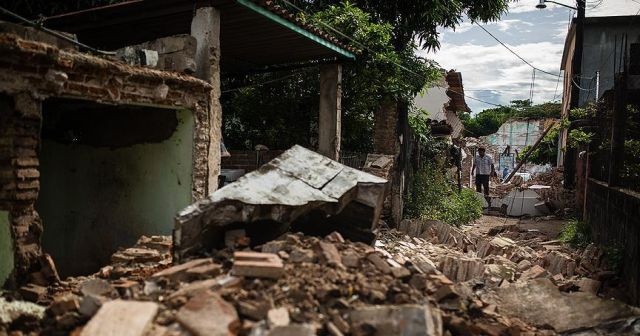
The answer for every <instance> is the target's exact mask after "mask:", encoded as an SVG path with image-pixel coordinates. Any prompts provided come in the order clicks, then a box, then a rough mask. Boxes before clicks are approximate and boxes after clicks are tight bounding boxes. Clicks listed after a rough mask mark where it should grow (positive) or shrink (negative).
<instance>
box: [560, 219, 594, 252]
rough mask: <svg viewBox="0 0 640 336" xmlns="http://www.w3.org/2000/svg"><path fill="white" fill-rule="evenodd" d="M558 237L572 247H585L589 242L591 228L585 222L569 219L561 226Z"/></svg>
mask: <svg viewBox="0 0 640 336" xmlns="http://www.w3.org/2000/svg"><path fill="white" fill-rule="evenodd" d="M559 239H560V241H562V242H563V243H567V244H570V245H571V246H573V247H585V246H587V245H588V244H589V243H591V230H590V229H589V226H588V225H587V224H586V223H585V222H583V221H580V220H577V219H571V220H569V221H568V222H567V223H566V224H565V225H564V227H563V228H562V232H560V237H559Z"/></svg>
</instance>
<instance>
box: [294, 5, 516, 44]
mask: <svg viewBox="0 0 640 336" xmlns="http://www.w3.org/2000/svg"><path fill="white" fill-rule="evenodd" d="M343 1H344V0H314V1H305V0H297V1H295V2H296V3H297V4H299V5H303V6H304V5H305V4H307V6H310V7H311V8H315V9H324V8H326V6H328V5H336V4H339V3H342V2H343ZM353 3H354V4H355V6H357V7H359V8H361V9H363V10H364V11H366V12H368V13H371V15H372V17H373V19H374V20H375V22H378V23H388V24H391V25H392V26H393V31H392V34H393V38H392V42H393V45H394V48H395V50H396V51H400V50H403V49H406V48H407V47H408V46H410V45H411V44H413V41H418V43H419V44H420V47H422V48H431V49H434V48H438V47H439V46H440V43H439V41H438V36H439V33H438V27H445V28H455V27H457V26H458V25H459V24H460V23H462V20H463V17H464V15H466V16H467V17H469V19H471V20H472V21H479V22H488V21H496V20H498V19H499V18H500V16H501V15H502V14H504V13H506V11H507V9H508V6H509V1H508V0H448V1H439V0H402V1H389V0H354V1H353ZM307 8H308V7H307Z"/></svg>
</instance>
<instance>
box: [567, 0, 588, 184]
mask: <svg viewBox="0 0 640 336" xmlns="http://www.w3.org/2000/svg"><path fill="white" fill-rule="evenodd" d="M586 5H587V2H586V0H576V9H577V10H578V16H577V17H576V21H575V23H576V40H575V49H574V52H573V60H572V62H571V72H572V73H571V77H570V78H569V80H570V81H571V102H570V104H569V110H571V109H573V108H576V107H578V106H580V88H579V86H581V85H582V82H581V76H580V75H581V74H582V49H583V47H584V18H585V8H586ZM565 136H567V137H568V136H569V134H568V133H565ZM564 168H565V169H564V187H565V188H572V187H573V184H574V182H575V181H574V180H575V173H576V150H575V149H573V148H569V147H568V146H567V147H566V151H565V156H564Z"/></svg>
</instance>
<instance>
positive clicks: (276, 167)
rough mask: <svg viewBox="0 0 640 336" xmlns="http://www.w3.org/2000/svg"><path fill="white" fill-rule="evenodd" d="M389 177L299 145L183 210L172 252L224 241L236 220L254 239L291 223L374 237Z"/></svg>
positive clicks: (265, 237) (350, 235)
mask: <svg viewBox="0 0 640 336" xmlns="http://www.w3.org/2000/svg"><path fill="white" fill-rule="evenodd" d="M386 183H387V180H385V179H382V178H379V177H376V176H373V175H371V174H368V173H364V172H361V171H359V170H356V169H353V168H350V167H347V166H344V165H342V164H340V163H338V162H336V161H333V160H331V159H329V158H327V157H324V156H322V155H320V154H318V153H316V152H313V151H311V150H308V149H305V148H303V147H301V146H298V145H296V146H294V147H292V148H291V149H289V150H287V151H286V152H284V153H283V154H282V155H280V156H278V157H277V158H275V159H273V160H272V161H270V162H269V163H267V164H265V165H264V166H262V167H261V168H260V169H258V170H256V171H254V172H251V173H249V174H247V175H245V176H243V177H242V178H240V179H238V181H236V182H234V183H231V184H229V185H227V186H225V187H224V188H222V189H219V190H217V191H216V192H214V193H213V194H211V195H210V196H209V197H208V198H206V199H204V200H202V201H199V202H197V203H195V204H192V205H190V206H189V207H187V208H186V209H184V210H183V211H182V212H180V213H179V214H178V216H177V218H176V223H175V229H174V256H175V257H176V258H177V259H180V258H182V257H183V256H185V255H189V254H193V253H196V252H197V251H199V250H207V249H211V248H212V247H215V246H220V245H222V244H223V243H224V232H225V231H227V230H230V229H236V228H237V227H238V226H242V227H243V228H245V229H246V230H247V235H248V236H250V237H251V238H252V239H251V241H252V243H259V242H260V239H262V240H268V239H269V238H275V237H277V235H279V234H282V233H284V232H285V231H287V230H288V229H289V227H290V226H292V225H293V226H295V229H296V230H303V231H318V232H317V233H322V231H327V232H326V233H330V232H331V231H338V232H340V233H342V234H343V235H344V236H345V237H347V238H351V239H355V240H363V241H366V240H369V241H370V240H372V239H373V234H372V233H371V230H372V229H373V228H375V225H376V223H377V220H378V218H379V216H380V211H381V208H382V202H383V198H384V191H385V187H386ZM314 233H316V232H314ZM252 236H253V237H252Z"/></svg>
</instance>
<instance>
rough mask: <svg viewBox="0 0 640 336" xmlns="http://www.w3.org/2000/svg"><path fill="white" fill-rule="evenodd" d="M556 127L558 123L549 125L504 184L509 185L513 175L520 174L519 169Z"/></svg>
mask: <svg viewBox="0 0 640 336" xmlns="http://www.w3.org/2000/svg"><path fill="white" fill-rule="evenodd" d="M555 125H556V123H555V122H554V123H553V124H551V125H549V127H547V129H546V130H544V132H542V135H541V136H540V138H539V139H538V140H537V141H536V143H534V144H533V146H531V148H529V150H528V151H527V153H526V154H525V155H524V157H523V158H522V160H520V162H518V165H517V166H516V167H515V168H514V169H513V170H512V171H511V173H509V176H507V178H506V179H505V180H504V183H508V182H509V181H510V180H511V178H512V177H513V175H515V174H516V173H517V172H518V169H520V167H522V165H523V164H525V163H526V162H527V159H529V156H531V153H533V151H534V150H536V148H538V146H539V145H540V143H541V142H542V139H544V137H545V136H547V133H549V131H551V129H552V128H553V126H555Z"/></svg>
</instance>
